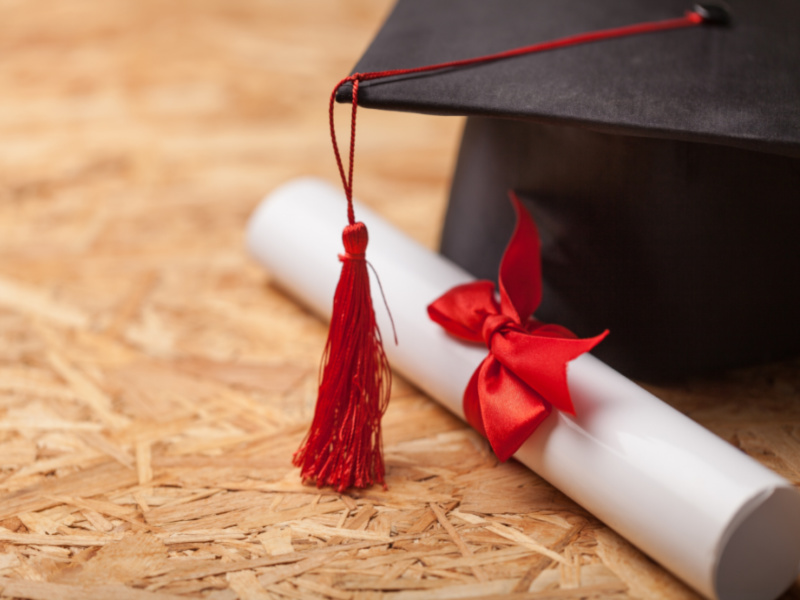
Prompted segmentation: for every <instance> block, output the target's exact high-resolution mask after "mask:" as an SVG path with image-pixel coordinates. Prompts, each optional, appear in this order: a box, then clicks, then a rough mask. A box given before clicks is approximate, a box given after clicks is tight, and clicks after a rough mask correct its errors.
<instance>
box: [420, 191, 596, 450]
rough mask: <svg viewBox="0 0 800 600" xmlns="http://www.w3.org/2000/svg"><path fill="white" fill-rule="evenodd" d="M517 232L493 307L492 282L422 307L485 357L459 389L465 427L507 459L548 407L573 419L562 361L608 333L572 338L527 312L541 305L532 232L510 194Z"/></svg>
mask: <svg viewBox="0 0 800 600" xmlns="http://www.w3.org/2000/svg"><path fill="white" fill-rule="evenodd" d="M509 195H510V197H511V202H512V204H513V205H514V209H515V210H516V213H517V226H516V229H515V230H514V234H513V235H512V237H511V241H510V242H509V244H508V246H507V247H506V250H505V253H504V254H503V259H502V261H501V262H500V273H499V277H498V280H499V283H500V286H499V287H500V303H499V304H498V302H497V300H496V297H495V290H494V283H493V282H491V281H475V282H472V283H466V284H464V285H459V286H456V287H454V288H453V289H451V290H450V291H448V292H447V293H445V294H444V295H443V296H441V297H440V298H439V299H438V300H436V301H435V302H433V303H432V304H431V305H430V306H428V315H429V316H430V318H431V319H432V320H433V321H435V322H436V323H438V324H439V325H441V326H442V327H444V328H445V330H447V332H448V333H450V334H452V335H454V336H456V337H458V338H461V339H463V340H467V341H470V342H484V343H485V344H486V347H487V348H488V349H489V355H488V356H487V357H486V358H485V359H484V361H483V362H482V363H481V365H480V366H479V367H478V369H477V370H476V371H475V373H473V375H472V378H471V379H470V381H469V384H468V385H467V389H466V390H465V391H464V414H465V416H466V418H467V421H468V422H469V424H470V425H472V426H473V427H474V428H475V429H477V430H478V431H479V432H480V433H481V434H482V435H484V436H485V437H486V438H487V439H488V440H489V443H490V444H491V446H492V449H493V450H494V452H495V454H497V457H498V458H499V459H500V460H501V461H505V460H508V459H509V458H510V457H511V455H513V454H514V453H515V452H516V451H517V450H518V449H519V447H520V446H521V445H522V444H523V443H524V442H525V440H527V439H528V437H530V435H531V434H532V433H533V432H534V431H535V430H536V428H537V427H538V426H539V425H540V424H541V422H542V421H543V420H544V419H545V417H547V415H549V414H550V411H551V405H552V406H555V407H556V408H557V409H559V410H561V411H563V412H566V413H569V414H571V415H574V414H575V408H574V407H573V405H572V399H571V398H570V395H569V387H568V385H567V363H568V362H569V361H571V360H572V359H574V358H577V357H578V356H580V355H581V354H583V353H584V352H588V351H589V350H591V349H592V348H594V346H596V345H597V344H598V343H600V341H601V340H602V339H603V338H604V337H605V336H606V334H608V331H607V330H606V331H604V332H603V333H601V334H600V335H598V336H596V337H593V338H588V339H579V338H578V337H577V336H575V334H573V333H572V332H571V331H569V330H568V329H566V328H564V327H561V326H560V325H548V324H545V323H541V322H539V321H536V320H535V319H533V318H532V317H531V314H533V312H534V311H535V310H536V308H537V307H538V306H539V302H540V301H541V299H542V281H541V279H542V275H541V262H540V257H539V234H538V232H537V231H536V225H535V224H534V223H533V219H531V217H530V215H529V214H528V213H527V211H526V210H525V209H524V207H523V206H522V203H521V202H520V201H519V199H518V198H517V196H516V195H515V194H514V193H513V192H510V193H509Z"/></svg>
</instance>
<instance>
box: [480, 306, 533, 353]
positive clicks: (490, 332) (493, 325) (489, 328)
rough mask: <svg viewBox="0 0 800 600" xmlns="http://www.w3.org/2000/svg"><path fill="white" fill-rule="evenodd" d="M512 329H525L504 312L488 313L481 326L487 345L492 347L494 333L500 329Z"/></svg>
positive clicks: (482, 335)
mask: <svg viewBox="0 0 800 600" xmlns="http://www.w3.org/2000/svg"><path fill="white" fill-rule="evenodd" d="M510 330H520V331H523V330H522V328H521V327H519V326H518V325H516V323H514V320H513V319H512V318H511V317H509V316H506V315H504V314H497V315H486V318H485V319H484V320H483V325H482V326H481V337H482V338H483V341H484V342H485V343H486V347H487V348H489V349H491V347H492V338H493V337H494V335H495V334H496V333H498V332H500V331H510Z"/></svg>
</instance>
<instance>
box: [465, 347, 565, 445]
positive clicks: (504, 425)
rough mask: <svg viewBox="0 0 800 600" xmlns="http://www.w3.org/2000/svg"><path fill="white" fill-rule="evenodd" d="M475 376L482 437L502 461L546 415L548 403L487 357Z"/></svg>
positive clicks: (494, 360)
mask: <svg viewBox="0 0 800 600" xmlns="http://www.w3.org/2000/svg"><path fill="white" fill-rule="evenodd" d="M476 374H477V394H478V396H479V399H480V411H481V420H482V425H483V427H484V429H485V432H486V433H485V435H486V438H487V439H488V440H489V444H490V445H491V446H492V450H494V453H495V454H496V455H497V458H499V459H500V460H501V461H506V460H508V459H509V458H511V456H512V455H513V454H514V453H515V452H516V451H517V450H519V447H520V446H522V444H523V443H525V440H527V439H528V438H529V437H530V436H531V434H532V433H533V432H534V431H535V430H536V428H537V427H539V425H540V424H541V423H542V421H544V419H545V418H546V417H547V415H549V414H550V411H551V407H550V403H549V402H547V401H546V400H545V399H544V398H543V397H542V396H541V395H540V394H538V393H537V392H536V391H535V390H533V389H531V388H530V387H529V386H528V385H526V384H525V382H523V381H522V380H520V379H519V378H518V377H517V376H516V375H514V374H513V373H512V372H511V371H510V370H509V369H507V368H506V367H504V366H503V365H502V364H501V363H500V362H499V361H498V360H497V359H496V358H495V357H494V356H493V355H491V354H490V355H489V356H488V357H486V359H485V360H484V361H483V363H481V366H480V368H479V369H478V371H476ZM470 424H472V422H471V421H470Z"/></svg>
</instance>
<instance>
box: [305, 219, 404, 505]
mask: <svg viewBox="0 0 800 600" xmlns="http://www.w3.org/2000/svg"><path fill="white" fill-rule="evenodd" d="M342 240H343V241H344V248H345V252H346V253H345V254H343V255H339V259H340V260H341V261H342V274H341V276H340V278H339V284H338V285H337V287H336V293H335V295H334V299H333V315H332V316H331V324H330V330H329V332H328V342H327V344H326V345H325V353H324V354H323V358H322V367H321V373H322V377H321V383H320V386H319V397H318V398H317V407H316V411H315V412H314V420H313V422H312V424H311V429H310V430H309V432H308V434H307V435H306V439H305V441H304V442H303V444H302V446H301V447H300V449H299V450H298V451H297V452H296V453H295V455H294V460H293V462H294V465H295V466H297V467H300V468H301V470H302V471H301V474H302V477H303V481H315V482H316V484H317V487H322V486H327V485H329V486H332V487H334V488H335V489H336V490H337V491H339V492H342V491H344V490H345V489H347V488H349V487H360V488H363V487H368V486H370V485H372V484H373V483H380V484H382V485H383V486H384V487H385V486H386V484H385V482H384V464H383V450H382V444H381V418H382V417H383V413H384V412H385V411H386V407H387V405H388V403H389V392H390V390H391V383H392V372H391V370H390V369H389V362H388V360H387V359H386V355H385V354H384V351H383V344H382V342H381V335H380V332H379V331H378V327H377V325H376V323H375V312H374V311H373V309H372V299H371V296H370V286H369V273H368V272H367V261H366V259H365V251H366V249H367V241H368V236H367V228H366V227H365V226H364V224H363V223H355V224H353V225H348V226H347V227H346V228H345V230H344V233H343V234H342Z"/></svg>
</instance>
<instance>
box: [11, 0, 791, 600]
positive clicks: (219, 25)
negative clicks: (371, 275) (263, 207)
mask: <svg viewBox="0 0 800 600" xmlns="http://www.w3.org/2000/svg"><path fill="white" fill-rule="evenodd" d="M388 8H389V7H388V3H387V2H386V1H381V2H376V1H374V0H348V1H347V2H345V1H342V2H322V1H320V2H310V1H304V2H298V3H288V2H284V1H282V0H258V1H256V0H199V1H196V2H191V3H190V2H156V1H155V0H137V1H134V0H129V1H122V0H109V1H108V2H102V3H97V2H90V1H88V0H70V1H68V2H61V1H59V2H56V1H55V0H43V1H41V2H37V3H23V2H13V1H12V2H2V3H0V47H2V49H3V61H2V65H0V89H2V90H3V93H2V94H0V133H1V134H2V140H3V143H2V144H0V465H1V466H2V470H1V471H0V590H2V591H0V596H2V597H5V598H28V599H37V598H42V599H48V600H51V599H55V600H60V599H73V598H74V599H103V600H105V599H121V600H127V599H131V600H140V599H141V600H158V599H165V600H166V599H175V598H209V599H219V600H223V599H234V598H242V599H247V600H249V599H262V598H270V599H272V598H276V599H282V598H334V599H345V600H346V599H353V600H367V599H379V598H386V599H392V600H402V599H406V600H410V599H423V598H431V597H437V598H484V599H488V598H498V599H499V598H539V599H545V598H547V599H557V598H558V599H564V598H619V599H622V598H664V599H678V598H694V597H695V596H694V594H693V593H692V592H691V591H689V590H687V589H686V588H685V587H684V586H683V585H682V584H681V583H679V582H678V581H676V580H675V579H674V578H673V577H672V576H671V575H669V574H668V573H666V572H665V571H664V570H663V569H661V568H660V567H659V566H657V565H655V564H654V563H652V562H651V561H650V560H648V559H647V558H645V557H643V556H642V555H641V554H640V553H639V552H638V551H636V550H635V549H634V548H632V547H631V546H630V545H629V544H627V543H626V542H625V541H624V540H622V539H620V538H619V537H618V536H617V535H615V534H614V533H613V532H612V531H610V530H608V529H607V528H606V527H604V526H603V525H602V524H601V523H599V522H598V521H597V520H596V519H594V518H593V517H592V516H591V515H589V514H587V513H586V512H585V511H584V510H583V509H581V508H580V507H578V506H576V505H575V504H573V503H572V502H570V501H569V500H568V499H567V498H565V497H564V496H563V495H562V494H561V493H559V492H558V491H557V490H554V489H553V488H552V487H550V486H549V485H548V484H547V483H545V482H544V481H542V480H541V479H540V478H538V477H537V476H536V475H534V474H532V473H530V472H529V471H527V470H526V469H524V468H523V467H521V466H520V465H518V464H516V463H514V462H510V463H508V464H504V465H502V464H498V463H497V461H496V460H495V459H494V458H493V456H492V454H491V453H490V451H489V449H488V447H487V445H486V444H485V442H484V441H482V440H481V439H480V438H479V437H478V436H477V435H476V434H475V433H474V432H472V431H471V430H470V429H469V428H467V427H465V426H464V425H463V424H462V423H460V422H458V421H457V420H456V419H454V418H453V417H452V416H450V415H449V414H447V413H446V412H444V411H443V410H442V409H440V408H438V407H437V406H436V405H435V404H434V403H432V402H431V401H430V400H428V399H427V398H426V397H424V396H423V395H422V394H420V393H419V392H418V391H417V390H416V389H414V388H413V386H412V385H410V384H409V383H407V382H405V381H403V380H402V379H400V378H397V379H396V381H395V386H394V389H393V398H392V404H391V407H390V409H389V412H388V414H387V416H386V422H385V452H386V462H387V466H388V474H387V479H388V484H389V490H388V491H384V490H382V489H377V488H376V489H369V490H361V491H356V492H351V493H349V494H346V495H340V494H336V493H333V492H332V491H331V490H326V489H323V490H317V489H315V488H311V487H306V486H303V485H302V484H301V483H300V482H299V481H298V477H297V472H296V470H295V469H293V468H292V467H291V465H290V456H291V453H292V452H293V451H294V450H295V448H296V447H297V445H298V444H299V442H300V440H301V438H302V436H303V433H304V431H305V427H306V425H307V423H308V420H309V418H310V415H311V411H312V410H313V402H314V393H315V383H316V377H317V367H318V360H319V355H320V352H321V348H322V345H323V343H324V337H325V326H324V325H323V324H321V323H319V322H318V321H317V320H316V319H315V318H313V317H312V316H311V315H309V314H308V313H307V312H306V311H304V310H303V309H302V308H301V307H299V306H297V305H296V304H295V303H294V302H293V301H292V300H291V299H289V298H287V297H286V296H284V295H283V294H282V293H281V292H280V291H279V290H278V289H276V288H275V287H273V286H272V285H271V283H270V279H269V274H268V273H266V272H264V271H263V270H262V269H261V268H260V267H258V266H257V265H256V264H254V263H253V262H252V261H251V260H250V259H249V258H248V257H247V256H246V253H245V252H244V249H243V243H242V234H243V230H244V225H245V222H246V219H247V216H248V214H249V213H250V212H251V211H252V210H253V208H254V207H255V206H256V204H257V203H258V201H259V199H260V198H261V197H262V196H263V195H264V194H265V193H266V192H267V191H269V190H270V189H272V188H274V187H275V186H276V185H278V184H280V183H281V182H283V181H285V180H287V179H289V178H291V177H293V176H296V175H300V174H315V175H320V176H324V177H327V178H329V179H331V180H335V171H334V166H333V162H332V159H331V154H330V149H329V146H328V140H327V125H326V121H325V119H326V101H327V95H328V93H329V91H330V87H331V86H332V85H333V83H335V82H336V81H338V79H339V78H340V77H341V75H342V74H343V73H346V72H348V70H349V68H350V67H351V66H352V64H353V63H354V61H355V59H356V58H357V57H358V55H359V54H360V52H361V50H362V49H363V47H364V46H365V44H366V43H367V42H368V40H369V38H370V36H371V35H372V32H373V31H374V30H375V28H376V27H377V26H378V24H379V23H380V21H381V19H382V18H383V16H384V14H385V13H386V11H387V10H388ZM344 112H346V111H344ZM340 116H341V123H342V125H343V126H344V125H345V122H346V119H347V116H346V114H343V115H340ZM359 127H360V130H359V146H358V153H357V161H358V163H357V171H356V182H357V184H356V189H357V195H358V196H360V197H361V198H362V199H363V200H364V201H366V202H368V203H369V204H371V205H372V206H373V207H374V208H376V210H378V211H379V212H381V213H383V214H384V215H386V216H387V218H389V219H390V220H392V221H393V222H394V223H395V224H397V225H398V226H399V227H400V228H402V229H404V230H405V231H407V232H409V233H410V234H411V235H412V236H414V237H415V238H416V239H418V240H419V241H420V242H422V243H424V244H426V245H428V246H430V247H433V246H434V245H435V242H436V238H437V232H438V229H439V227H440V224H441V215H442V213H443V210H444V202H445V198H446V189H447V178H448V176H449V173H450V170H451V168H452V164H453V160H454V153H455V148H456V145H457V137H458V132H459V129H460V121H459V120H457V119H444V118H438V119H437V118H429V117H421V116H414V115H389V114H384V113H376V112H370V111H362V112H361V113H360V125H359ZM651 389H653V391H655V392H656V393H657V394H659V395H660V396H661V397H663V398H664V399H665V400H667V401H668V402H670V403H671V404H673V405H674V406H676V407H677V408H679V409H680V410H682V411H683V412H685V413H686V414H688V415H689V416H691V417H692V418H694V419H696V420H698V421H699V422H700V423H702V424H704V425H705V426H707V427H709V428H711V429H712V430H713V431H715V432H716V433H718V434H719V435H721V436H722V437H724V438H725V439H727V440H728V441H730V442H731V443H733V444H735V445H737V446H738V447H739V448H741V449H742V450H744V451H745V452H747V453H749V454H750V455H752V456H754V457H755V458H756V459H757V460H759V461H761V462H762V463H764V464H766V465H767V466H769V467H770V468H773V469H775V470H776V471H778V472H779V473H781V474H782V475H784V476H785V477H787V478H789V479H790V480H791V481H793V482H795V483H800V446H799V445H798V435H800V434H798V432H799V431H800V402H798V395H799V394H800V363H798V362H797V361H793V362H792V361H790V362H786V363H782V364H777V365H769V366H766V367H762V368H757V369H750V370H745V371H738V372H734V373H728V374H723V375H719V376H717V377H713V378H708V379H704V380H693V381H687V382H682V383H679V384H674V385H671V386H660V387H652V386H651ZM799 592H800V587H798V586H795V588H793V590H792V591H791V592H790V594H789V595H790V596H791V595H792V594H794V595H796V594H798V593H799Z"/></svg>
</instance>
